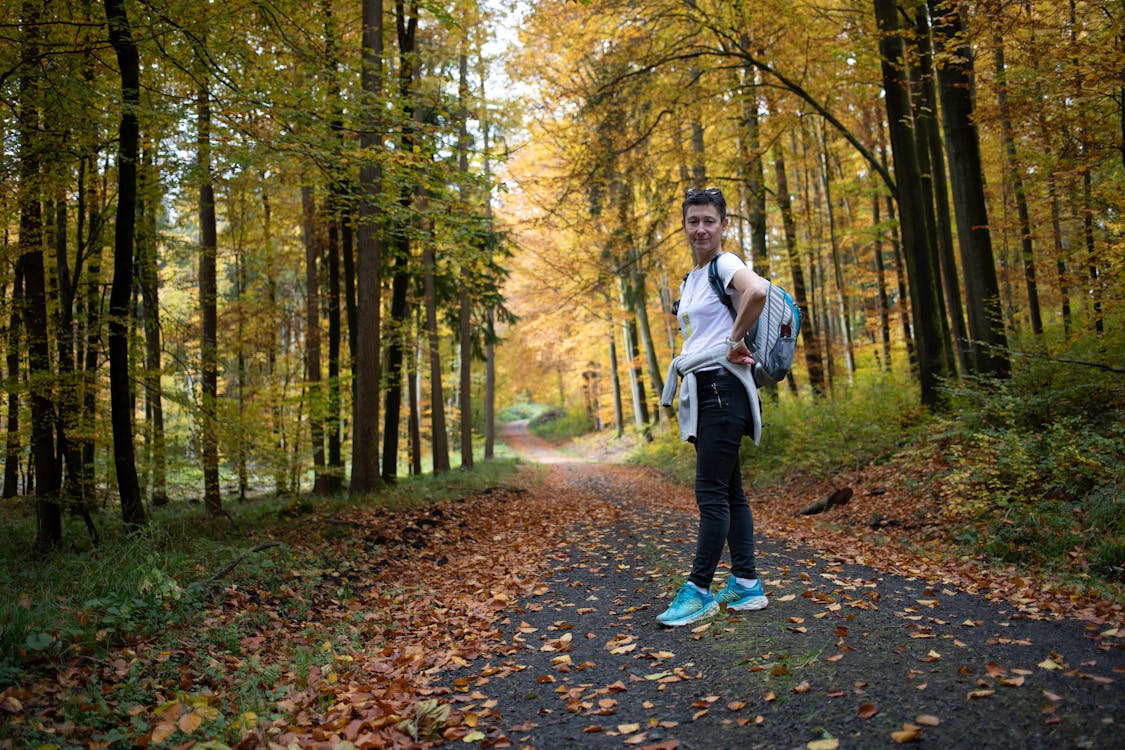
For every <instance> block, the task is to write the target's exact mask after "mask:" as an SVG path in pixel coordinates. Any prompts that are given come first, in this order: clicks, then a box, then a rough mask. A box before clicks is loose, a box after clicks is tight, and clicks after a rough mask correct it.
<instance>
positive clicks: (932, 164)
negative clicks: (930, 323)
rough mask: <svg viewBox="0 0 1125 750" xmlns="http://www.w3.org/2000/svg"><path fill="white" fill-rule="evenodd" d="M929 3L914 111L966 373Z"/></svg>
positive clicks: (921, 8) (919, 0)
mask: <svg viewBox="0 0 1125 750" xmlns="http://www.w3.org/2000/svg"><path fill="white" fill-rule="evenodd" d="M926 2H927V0H915V4H914V10H915V40H916V43H917V45H918V50H917V55H916V57H917V60H918V63H917V66H918V76H917V93H918V100H917V102H916V103H915V107H914V121H915V123H916V124H917V128H918V134H919V136H920V142H921V143H924V144H925V148H920V149H919V154H920V156H921V157H922V158H923V163H922V185H923V190H924V191H926V192H928V193H929V195H930V200H931V201H932V203H931V204H929V205H930V211H929V212H928V215H929V216H932V217H933V220H934V224H933V228H932V229H931V230H930V231H931V233H932V234H933V236H934V238H935V240H936V246H935V250H936V251H937V255H938V262H939V266H940V269H941V280H942V285H941V286H940V287H939V288H938V291H939V292H940V293H941V300H942V304H943V306H944V307H945V309H946V310H947V312H948V316H947V318H948V321H949V329H950V333H951V336H952V341H951V340H950V337H949V336H943V337H942V340H943V342H944V343H945V344H946V345H947V346H949V345H952V347H953V350H952V351H951V354H953V355H954V356H955V357H956V362H957V364H958V365H959V366H960V368H961V369H962V370H964V369H965V367H966V365H967V364H968V352H967V342H966V339H967V338H968V335H967V332H966V331H965V313H964V309H963V306H962V304H961V285H960V284H959V283H958V280H957V262H956V260H955V259H954V257H953V255H954V253H953V229H952V226H951V224H950V216H951V215H952V213H953V212H952V211H951V210H950V208H949V183H948V179H947V178H946V173H945V151H944V149H943V148H942V143H941V133H940V132H939V130H938V120H937V106H938V104H937V91H936V88H935V84H934V64H933V61H934V45H933V39H932V35H931V33H930V16H929V10H928V8H927V6H926Z"/></svg>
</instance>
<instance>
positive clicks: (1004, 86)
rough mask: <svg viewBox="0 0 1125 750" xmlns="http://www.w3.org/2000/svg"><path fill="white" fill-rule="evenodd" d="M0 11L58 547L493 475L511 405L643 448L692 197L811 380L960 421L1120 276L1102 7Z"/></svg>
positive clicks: (326, 5)
mask: <svg viewBox="0 0 1125 750" xmlns="http://www.w3.org/2000/svg"><path fill="white" fill-rule="evenodd" d="M0 7H3V8H4V11H5V13H4V18H6V19H9V20H8V21H6V22H4V24H2V25H0V33H2V34H3V35H4V37H5V41H10V42H11V43H10V44H5V45H3V47H2V51H0V65H2V69H3V70H5V71H7V72H6V74H5V75H4V77H3V78H2V79H0V87H3V88H4V90H5V93H6V96H5V101H8V102H11V103H12V106H11V108H10V109H8V110H6V111H5V113H4V114H3V115H2V117H3V118H4V126H5V132H8V133H9V134H11V138H10V139H9V142H10V145H11V147H10V148H9V149H7V150H5V151H4V154H3V156H2V157H0V158H2V159H3V164H4V166H5V174H8V175H10V176H12V178H13V179H10V180H8V181H7V182H6V183H5V184H6V187H7V188H8V190H6V191H5V192H4V193H3V198H2V200H0V211H2V212H3V216H4V219H5V226H6V227H7V228H8V229H7V232H6V233H5V237H6V239H5V248H6V249H7V252H6V256H5V257H7V258H8V263H7V265H6V266H5V267H4V268H5V270H3V271H2V272H0V280H2V281H3V284H4V287H3V288H4V297H3V299H4V303H5V306H4V311H3V312H4V315H3V320H4V323H5V324H6V325H7V335H6V336H4V337H3V341H4V344H5V347H6V350H7V351H6V353H7V360H6V363H7V366H6V372H5V376H6V383H7V386H8V393H9V404H8V406H9V408H8V410H7V416H6V419H5V421H4V423H3V424H4V428H5V430H6V433H7V441H6V443H7V453H6V464H5V480H4V492H5V495H7V496H12V495H14V494H18V493H26V494H34V495H35V496H36V498H37V499H38V501H39V505H38V508H39V510H38V512H39V524H40V525H39V529H40V532H39V544H40V545H41V546H44V547H49V546H51V545H53V544H56V543H58V541H59V540H60V539H61V534H62V525H61V514H62V509H63V508H64V507H72V508H77V509H84V508H86V507H88V505H89V504H90V503H91V502H93V501H94V498H95V497H96V496H97V493H96V492H95V489H96V488H100V489H102V490H103V491H104V490H108V491H109V494H110V496H112V497H115V498H117V497H119V498H120V500H121V511H122V514H123V517H124V520H125V522H126V523H127V524H129V525H139V524H142V523H144V521H145V517H146V513H145V504H144V503H145V500H146V499H147V500H148V501H149V502H151V503H153V504H158V503H160V502H163V501H164V500H165V499H166V498H167V497H168V484H169V477H170V476H178V475H185V472H187V474H186V475H187V476H192V477H193V478H192V479H191V480H190V482H196V481H199V482H200V487H199V488H196V489H195V490H194V491H193V494H198V495H202V497H203V498H204V500H205V507H206V508H207V510H208V511H209V512H211V513H221V512H222V509H223V508H222V503H223V495H224V494H225V493H228V492H229V490H228V489H224V487H225V484H224V483H225V482H228V481H229V482H233V483H235V484H236V485H237V490H236V492H237V494H238V496H239V497H243V496H245V495H246V494H247V493H248V492H250V491H252V490H254V489H262V488H265V489H271V490H274V491H277V492H290V491H293V490H295V489H298V488H300V487H301V486H302V479H305V480H306V482H305V485H307V486H309V487H311V488H312V489H313V490H314V491H315V492H317V493H323V494H331V493H336V492H341V491H344V490H345V489H348V490H350V491H351V492H352V493H355V494H363V493H367V492H370V491H373V490H376V489H377V488H379V487H380V485H381V484H382V483H384V482H392V481H394V480H395V478H396V477H398V476H399V475H400V474H401V473H403V472H404V471H405V470H409V471H410V472H415V473H421V472H423V471H429V470H433V471H444V470H447V469H449V468H450V467H451V466H453V465H456V463H457V462H456V461H454V460H452V458H453V457H451V455H450V454H451V449H450V446H449V441H450V439H451V438H452V437H453V436H456V437H458V438H459V440H457V447H458V448H459V451H455V452H459V453H460V465H462V466H465V467H469V466H472V464H473V457H474V456H473V454H474V450H476V449H475V448H474V445H475V444H477V443H480V442H481V436H482V435H483V436H484V438H485V440H484V442H485V443H486V444H485V446H484V454H485V455H489V456H490V455H491V447H492V446H491V440H492V435H493V431H492V430H493V424H492V422H493V420H494V418H495V413H496V412H495V402H496V399H497V391H499V392H500V393H501V394H505V396H504V398H507V399H508V400H510V401H515V400H517V399H520V398H522V399H534V400H539V401H551V402H559V403H560V405H561V406H570V407H574V405H579V404H583V403H584V404H585V407H586V409H587V411H588V412H589V416H590V418H591V423H592V424H606V425H609V424H612V425H613V426H614V428H615V429H616V430H617V432H618V433H621V432H624V431H625V430H626V429H635V430H636V431H638V432H639V433H641V434H646V435H651V434H653V433H654V431H655V430H657V429H659V428H661V427H662V426H663V425H664V423H666V422H667V421H668V420H670V419H671V415H670V414H666V413H662V412H661V411H660V409H659V407H658V406H657V404H656V398H657V394H658V392H659V390H660V387H661V385H662V381H661V379H662V376H663V368H664V366H665V364H666V363H667V362H668V360H669V358H670V356H671V355H672V354H673V353H674V352H675V350H676V349H677V343H676V340H675V331H674V328H673V327H672V326H671V325H670V320H671V318H670V315H669V311H670V307H671V304H672V302H673V300H674V299H675V296H676V290H677V287H678V280H679V278H680V275H681V274H682V272H683V270H685V264H686V262H687V253H686V250H685V248H684V246H683V243H682V237H681V236H680V234H679V233H678V219H679V213H678V206H679V200H680V198H681V196H682V192H683V190H684V189H685V188H687V187H693V186H695V187H702V186H705V185H717V186H719V187H722V188H723V190H724V193H726V194H727V195H728V197H729V198H728V200H729V203H730V205H731V211H732V217H733V219H734V224H733V226H732V228H731V231H730V232H729V234H728V243H729V245H730V246H728V247H727V248H726V249H728V250H734V251H736V252H740V253H742V254H743V255H745V256H746V257H747V258H748V259H749V260H750V262H752V263H753V264H754V266H755V268H756V269H757V270H758V271H759V272H761V273H763V275H767V276H771V277H773V278H775V279H776V280H778V281H779V282H780V283H782V284H783V285H785V286H786V287H787V288H789V289H790V290H792V291H793V293H794V296H795V297H796V299H797V301H798V303H799V304H800V305H801V307H802V308H803V310H804V312H805V316H804V318H805V326H804V328H803V335H802V347H803V349H804V351H803V353H802V355H801V357H800V358H799V361H800V362H801V363H802V364H801V366H799V367H798V369H797V371H796V372H795V373H794V374H793V376H792V378H791V379H790V381H789V382H788V383H787V385H786V387H785V391H786V393H787V394H789V396H788V397H798V398H809V397H818V396H819V395H821V394H825V393H828V392H830V391H832V390H833V389H834V388H836V387H838V386H839V385H842V384H846V383H848V382H850V381H851V380H852V378H853V377H854V375H855V373H856V372H857V371H860V370H862V369H864V368H865V367H868V368H877V369H881V370H891V369H895V368H899V369H900V370H901V371H902V372H903V373H904V375H905V376H906V377H909V378H911V379H912V382H913V383H915V384H916V385H917V387H918V388H919V393H920V399H921V401H922V402H923V403H924V404H926V405H927V406H932V407H940V406H941V400H942V395H941V389H940V384H941V382H942V380H943V379H944V378H949V377H956V376H958V375H962V374H971V375H981V376H985V377H1003V376H1004V375H1005V374H1006V373H1007V372H1008V370H1009V367H1010V357H1011V354H1010V347H1011V344H1010V342H1012V341H1018V342H1019V345H1020V347H1021V348H1022V349H1034V350H1035V351H1037V352H1040V353H1042V354H1044V355H1050V354H1052V353H1053V352H1058V351H1065V349H1066V347H1067V346H1068V345H1069V344H1070V343H1071V342H1072V341H1073V340H1075V339H1078V338H1080V337H1081V336H1083V335H1086V334H1087V333H1088V332H1093V333H1092V335H1097V332H1098V331H1101V330H1103V329H1104V326H1105V317H1106V315H1107V312H1108V311H1109V310H1110V309H1111V303H1112V302H1113V301H1114V300H1115V299H1116V296H1117V294H1118V290H1117V289H1116V287H1114V286H1113V285H1111V284H1110V283H1109V280H1111V279H1112V278H1114V276H1113V273H1112V270H1113V268H1115V266H1116V264H1117V263H1119V260H1120V254H1121V243H1120V239H1119V234H1120V231H1119V227H1118V226H1117V224H1116V223H1115V222H1116V221H1117V219H1116V218H1115V215H1114V214H1113V212H1112V207H1114V206H1118V205H1121V203H1122V194H1121V193H1122V185H1123V183H1125V180H1123V179H1122V174H1123V168H1125V163H1123V154H1125V147H1123V146H1122V143H1121V139H1122V126H1121V121H1122V107H1123V106H1125V105H1123V103H1122V100H1121V94H1120V81H1119V80H1117V79H1115V78H1114V76H1113V74H1112V71H1114V70H1120V68H1121V64H1120V60H1121V56H1122V54H1123V53H1125V52H1123V48H1122V39H1123V38H1125V35H1123V34H1122V32H1121V29H1122V26H1123V24H1125V19H1123V14H1122V11H1121V9H1120V8H1118V7H1117V6H1116V5H1115V4H1112V3H1086V4H1073V3H1064V2H1045V3H1033V4H1027V3H1025V4H1021V5H1019V6H1018V7H1017V6H1012V5H1011V4H997V3H990V2H980V3H967V2H953V1H952V0H929V2H923V1H922V0H917V1H916V2H908V3H896V2H891V1H890V0H872V2H870V3H864V2H851V1H850V0H849V1H844V2H833V3H829V4H828V5H824V4H817V5H815V6H814V5H810V4H808V3H781V2H772V1H770V2H755V3H749V2H718V1H717V0H705V1H701V2H693V3H682V2H672V1H671V0H644V1H643V2H620V1H617V0H601V1H599V2H581V3H576V2H566V1H565V0H543V1H542V2H537V3H532V4H528V5H527V6H526V7H525V8H523V9H522V10H521V13H522V15H521V16H520V18H519V19H518V20H519V26H520V29H519V39H518V40H515V39H513V34H512V33H511V32H510V27H511V26H512V20H513V19H510V18H507V17H504V16H502V15H500V13H499V11H498V10H497V9H496V8H495V7H493V6H492V5H490V4H481V3H475V2H461V1H460V0H459V1H458V2H455V3H451V4H446V5H442V6H441V7H438V6H434V5H432V4H430V5H426V4H421V3H417V2H409V3H395V4H393V5H386V4H384V3H383V2H374V1H372V0H365V1H364V2H362V3H351V4H344V3H339V2H336V1H335V0H318V1H317V2H314V3H295V2H289V1H288V0H282V1H281V2H275V3H271V4H268V5H262V4H261V3H246V2H239V1H237V0H236V1H235V2H228V3H223V4H221V5H215V4H210V5H208V6H207V8H206V12H205V13H202V12H200V8H199V6H198V4H197V3H191V2H178V1H176V0H174V1H173V2H169V3H164V4H163V5H161V6H160V7H159V8H156V7H154V6H151V5H149V4H144V3H140V4H133V3H126V2H120V1H119V0H106V2H105V3H104V4H102V5H101V6H99V5H98V4H94V3H79V4H62V3H57V2H48V1H46V0H20V1H19V2H15V1H14V0H12V1H11V2H3V3H2V6H0ZM516 41H518V44H517V45H516V46H513V47H512V49H511V50H509V51H508V57H509V59H508V60H507V61H506V62H507V64H506V66H503V67H502V66H501V65H500V64H499V63H498V61H497V60H496V59H495V50H496V49H498V46H499V44H500V43H509V42H516ZM107 102H112V106H107V104H106V103H107ZM498 185H502V186H503V187H504V189H503V190H498V189H497V186H498ZM107 247H112V248H113V251H112V253H111V254H109V253H105V252H104V250H105V248H107ZM515 248H519V252H518V253H516V254H515V255H513V254H512V253H513V251H514V249H515ZM509 274H511V278H509ZM509 309H510V310H512V311H514V312H515V313H517V314H519V315H520V316H521V318H522V321H521V323H520V325H518V326H512V325H510V324H511V323H512V322H514V318H513V317H512V314H511V313H510V312H509ZM500 334H503V335H504V336H505V339H506V341H505V343H504V347H503V349H502V350H501V353H500V355H499V356H494V354H495V352H494V344H495V343H496V342H497V340H498V336H499V335H500ZM107 354H108V357H107ZM872 363H874V364H872ZM106 364H108V369H107V368H106V367H105V365H106ZM626 415H629V416H626ZM627 423H631V426H630V424H627ZM404 467H409V469H405V468H404ZM200 470H201V471H200ZM197 472H198V473H199V474H200V476H199V479H198V480H196V479H195V478H194V476H195V475H196V473H197ZM224 474H229V476H230V477H231V478H230V479H229V480H228V479H227V478H226V477H225V476H224ZM310 475H311V482H309V481H307V480H308V479H309V478H310Z"/></svg>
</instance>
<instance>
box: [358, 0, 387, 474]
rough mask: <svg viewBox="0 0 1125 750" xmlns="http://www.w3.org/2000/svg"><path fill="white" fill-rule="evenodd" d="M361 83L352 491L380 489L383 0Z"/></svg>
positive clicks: (370, 11)
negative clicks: (378, 154)
mask: <svg viewBox="0 0 1125 750" xmlns="http://www.w3.org/2000/svg"><path fill="white" fill-rule="evenodd" d="M361 47H362V70H361V73H360V86H361V88H362V90H363V93H364V95H365V96H366V97H367V98H368V108H367V110H366V111H365V113H364V115H363V117H364V123H363V126H362V129H361V131H360V138H359V142H360V147H361V148H362V149H363V150H364V152H365V153H367V154H368V157H367V160H366V161H364V163H363V164H362V165H361V166H360V169H359V196H360V199H359V219H358V226H357V231H356V325H355V350H354V356H355V407H354V409H353V413H354V424H355V427H354V432H353V435H352V476H351V485H350V489H351V492H352V493H353V494H362V493H367V492H372V491H374V490H376V489H378V488H379V453H378V450H379V334H380V331H379V327H380V325H379V324H380V319H379V316H380V300H379V290H380V288H381V286H382V265H383V248H382V238H381V237H380V236H379V233H378V231H377V229H378V228H377V227H376V223H377V222H378V220H379V218H380V214H381V212H380V209H379V206H378V198H379V193H381V192H382V189H383V187H382V183H383V175H382V169H381V167H380V165H379V163H378V162H377V161H375V160H374V159H373V158H372V157H371V156H370V154H371V153H372V152H373V151H374V149H375V148H376V147H377V146H378V143H379V139H380V137H381V136H380V128H381V122H380V120H381V118H380V117H379V115H378V111H379V109H378V105H377V103H378V102H379V101H381V99H382V88H383V2H382V0H363V33H362V41H361Z"/></svg>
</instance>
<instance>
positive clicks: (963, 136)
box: [930, 0, 1011, 377]
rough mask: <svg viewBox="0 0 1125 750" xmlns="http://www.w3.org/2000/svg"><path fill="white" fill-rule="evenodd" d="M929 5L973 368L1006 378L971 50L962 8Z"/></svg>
mask: <svg viewBox="0 0 1125 750" xmlns="http://www.w3.org/2000/svg"><path fill="white" fill-rule="evenodd" d="M930 3H931V6H930V7H931V10H932V13H933V19H934V20H933V33H934V37H935V40H934V44H935V47H936V48H937V50H938V53H939V54H943V55H946V53H948V54H947V55H946V57H945V59H944V60H943V64H942V65H939V66H938V69H937V75H938V87H939V89H940V92H941V112H942V123H943V126H944V130H945V143H946V148H947V149H948V152H949V172H950V186H951V188H952V192H953V209H954V210H953V213H954V217H955V219H956V224H957V240H958V246H959V247H960V251H961V272H962V275H963V278H964V283H965V297H966V298H967V299H968V318H969V338H970V344H971V348H970V353H971V356H970V358H969V363H970V367H971V369H972V371H973V372H975V373H977V374H981V375H989V376H993V377H1006V376H1007V375H1008V373H1009V371H1010V367H1011V365H1010V362H1009V360H1008V341H1007V334H1006V333H1005V332H1004V319H1003V310H1002V308H1001V302H1000V284H999V281H998V279H997V276H996V262H995V259H994V257H993V254H992V235H991V233H990V231H989V228H988V227H989V223H988V204H987V201H986V200H985V192H984V169H983V166H982V164H981V153H980V137H979V135H978V133H977V126H976V117H975V114H974V104H973V97H972V92H973V54H972V49H971V48H970V46H969V44H968V43H967V42H966V41H965V40H964V34H963V32H962V27H961V17H960V12H959V10H958V7H957V6H956V5H955V4H953V3H949V2H946V0H930Z"/></svg>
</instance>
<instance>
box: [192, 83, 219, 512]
mask: <svg viewBox="0 0 1125 750" xmlns="http://www.w3.org/2000/svg"><path fill="white" fill-rule="evenodd" d="M197 117H198V127H199V130H198V133H197V137H196V147H197V149H198V157H199V165H198V170H199V173H198V177H197V179H198V180H199V311H200V318H201V319H202V329H201V331H200V334H201V338H200V342H199V359H200V370H201V372H202V378H201V387H202V398H201V399H200V421H201V425H200V427H201V429H200V433H201V434H200V439H201V440H202V441H203V503H204V506H205V507H206V509H207V512H208V513H209V514H211V515H219V514H220V513H222V510H223V502H222V495H221V492H220V489H219V417H218V413H217V409H218V406H219V314H218V305H219V283H218V272H217V268H216V265H217V262H218V246H219V231H218V226H217V221H216V218H215V185H214V182H213V177H212V175H211V92H210V90H209V89H208V83H207V81H206V78H204V79H203V80H201V82H200V86H199V99H198V102H197Z"/></svg>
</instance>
